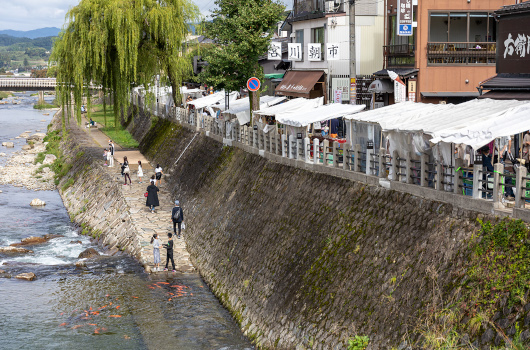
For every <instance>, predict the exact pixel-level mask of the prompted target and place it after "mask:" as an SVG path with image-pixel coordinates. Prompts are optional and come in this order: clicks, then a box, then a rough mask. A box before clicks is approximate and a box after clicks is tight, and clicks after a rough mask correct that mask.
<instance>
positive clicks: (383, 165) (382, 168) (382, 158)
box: [379, 148, 386, 179]
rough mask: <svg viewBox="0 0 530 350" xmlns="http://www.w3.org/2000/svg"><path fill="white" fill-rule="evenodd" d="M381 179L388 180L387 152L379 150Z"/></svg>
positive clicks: (382, 149)
mask: <svg viewBox="0 0 530 350" xmlns="http://www.w3.org/2000/svg"><path fill="white" fill-rule="evenodd" d="M379 177H380V178H382V179H384V178H386V150H385V149H384V148H379Z"/></svg>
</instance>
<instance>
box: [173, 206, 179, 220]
mask: <svg viewBox="0 0 530 350" xmlns="http://www.w3.org/2000/svg"><path fill="white" fill-rule="evenodd" d="M179 219H180V207H178V210H177V211H176V212H175V215H173V220H175V221H178V220H179Z"/></svg>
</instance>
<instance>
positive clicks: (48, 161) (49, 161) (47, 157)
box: [42, 154, 57, 164]
mask: <svg viewBox="0 0 530 350" xmlns="http://www.w3.org/2000/svg"><path fill="white" fill-rule="evenodd" d="M56 159H57V157H56V156H55V155H54V154H47V155H45V156H44V160H43V162H42V164H52V163H53V162H54V161H55V160H56Z"/></svg>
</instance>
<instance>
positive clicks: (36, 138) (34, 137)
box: [27, 132, 46, 141]
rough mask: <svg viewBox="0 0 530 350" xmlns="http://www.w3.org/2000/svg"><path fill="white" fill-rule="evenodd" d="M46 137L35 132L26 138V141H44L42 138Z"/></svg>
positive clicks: (41, 133)
mask: <svg viewBox="0 0 530 350" xmlns="http://www.w3.org/2000/svg"><path fill="white" fill-rule="evenodd" d="M45 136H46V134H45V133H43V132H37V133H35V134H33V135H31V136H29V137H28V138H27V141H42V140H44V137H45Z"/></svg>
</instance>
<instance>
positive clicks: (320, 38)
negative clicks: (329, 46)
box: [311, 27, 325, 46]
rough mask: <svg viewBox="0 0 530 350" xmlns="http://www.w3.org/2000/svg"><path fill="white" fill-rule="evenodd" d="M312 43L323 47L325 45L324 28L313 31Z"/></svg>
mask: <svg viewBox="0 0 530 350" xmlns="http://www.w3.org/2000/svg"><path fill="white" fill-rule="evenodd" d="M311 42H312V43H315V44H317V43H321V44H322V46H323V45H324V42H325V40H324V27H320V28H313V29H311Z"/></svg>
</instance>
